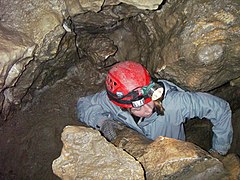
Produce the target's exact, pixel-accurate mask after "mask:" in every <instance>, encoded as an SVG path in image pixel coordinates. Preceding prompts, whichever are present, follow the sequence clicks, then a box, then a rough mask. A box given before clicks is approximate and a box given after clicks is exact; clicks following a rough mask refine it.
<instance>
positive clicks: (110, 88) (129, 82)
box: [106, 61, 151, 108]
mask: <svg viewBox="0 0 240 180" xmlns="http://www.w3.org/2000/svg"><path fill="white" fill-rule="evenodd" d="M150 83H151V77H150V75H149V73H148V71H147V70H146V68H144V67H143V66H142V65H141V64H139V63H137V62H134V61H124V62H120V63H117V64H115V65H114V66H113V67H112V68H111V69H110V70H109V72H108V75H107V78H106V89H107V94H108V97H109V99H110V100H111V101H112V102H113V103H114V104H116V105H118V106H121V107H123V108H132V107H140V106H142V105H143V104H146V103H148V102H150V101H151V98H150V97H149V96H147V95H143V94H142V93H141V89H142V87H144V86H148V85H149V84H150Z"/></svg>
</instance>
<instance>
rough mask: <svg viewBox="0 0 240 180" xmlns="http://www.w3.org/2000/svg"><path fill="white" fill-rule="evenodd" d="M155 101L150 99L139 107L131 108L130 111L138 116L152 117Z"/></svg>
mask: <svg viewBox="0 0 240 180" xmlns="http://www.w3.org/2000/svg"><path fill="white" fill-rule="evenodd" d="M153 108H154V102H153V101H150V102H149V103H147V104H144V105H143V106H141V107H139V108H130V112H131V113H132V114H133V115H135V116H138V117H150V116H151V115H152V113H153Z"/></svg>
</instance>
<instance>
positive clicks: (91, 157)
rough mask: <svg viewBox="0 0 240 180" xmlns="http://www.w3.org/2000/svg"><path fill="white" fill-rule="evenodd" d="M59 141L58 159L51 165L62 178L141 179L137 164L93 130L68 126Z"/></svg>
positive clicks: (139, 168) (139, 166) (141, 173)
mask: <svg viewBox="0 0 240 180" xmlns="http://www.w3.org/2000/svg"><path fill="white" fill-rule="evenodd" d="M62 141H63V144H64V145H63V149H62V153H61V156H60V157H59V158H57V159H56V160H54V161H53V164H52V168H53V172H54V173H55V174H56V175H57V176H59V177H60V178H62V179H144V173H143V169H142V167H141V165H140V163H138V162H137V161H136V160H135V159H134V158H133V157H131V156H130V155H128V154H127V153H126V152H124V151H123V150H122V149H120V148H117V147H115V146H114V145H113V144H111V143H109V142H107V140H106V139H105V138H104V137H102V136H101V135H100V133H99V132H98V131H96V130H93V129H90V128H86V127H81V126H67V127H65V128H64V131H63V133H62Z"/></svg>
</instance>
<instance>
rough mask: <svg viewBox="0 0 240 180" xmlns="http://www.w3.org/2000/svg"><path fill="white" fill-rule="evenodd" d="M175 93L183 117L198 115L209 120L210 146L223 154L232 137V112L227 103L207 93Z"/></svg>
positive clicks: (188, 117)
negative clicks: (210, 126)
mask: <svg viewBox="0 0 240 180" xmlns="http://www.w3.org/2000/svg"><path fill="white" fill-rule="evenodd" d="M177 94H178V95H177V96H178V98H179V100H180V101H178V103H180V105H181V106H182V113H183V114H182V115H183V117H184V118H186V119H190V118H194V117H199V118H200V119H202V118H207V119H209V120H210V121H211V123H212V124H213V128H212V131H213V139H212V148H213V149H215V150H216V151H218V152H219V153H221V154H222V155H225V154H226V153H227V152H228V150H229V149H230V145H231V143H232V137H233V128H232V112H231V109H230V106H229V103H228V102H226V101H225V100H223V99H221V98H218V97H216V96H213V95H210V94H207V93H201V92H179V93H177ZM176 98H177V97H176Z"/></svg>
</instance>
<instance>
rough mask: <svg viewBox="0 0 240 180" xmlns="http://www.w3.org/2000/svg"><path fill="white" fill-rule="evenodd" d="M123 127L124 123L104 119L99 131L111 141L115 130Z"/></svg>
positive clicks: (115, 132) (114, 135)
mask: <svg viewBox="0 0 240 180" xmlns="http://www.w3.org/2000/svg"><path fill="white" fill-rule="evenodd" d="M123 127H124V125H121V124H120V123H119V122H118V121H115V120H105V121H104V122H103V123H102V125H101V127H100V132H101V133H102V134H103V136H104V137H105V138H106V139H107V140H109V141H112V140H114V139H115V138H116V137H117V131H118V130H122V129H123Z"/></svg>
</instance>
